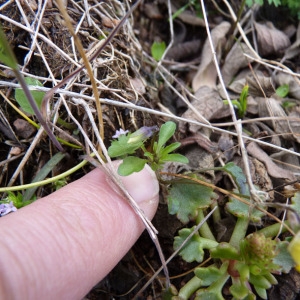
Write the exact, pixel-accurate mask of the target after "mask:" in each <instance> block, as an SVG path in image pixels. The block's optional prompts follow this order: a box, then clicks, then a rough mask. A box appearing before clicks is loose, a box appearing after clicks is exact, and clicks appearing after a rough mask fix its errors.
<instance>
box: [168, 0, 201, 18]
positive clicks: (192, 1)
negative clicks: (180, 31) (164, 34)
mask: <svg viewBox="0 0 300 300" xmlns="http://www.w3.org/2000/svg"><path fill="white" fill-rule="evenodd" d="M188 7H191V8H192V9H193V10H194V11H195V12H196V16H197V17H198V18H201V19H203V13H202V8H201V4H200V1H196V0H189V1H188V2H187V3H186V4H185V5H183V6H182V7H180V8H179V9H178V10H177V11H175V12H174V14H173V15H172V19H173V20H174V19H176V18H177V17H178V16H179V15H180V14H182V13H183V12H184V11H185V10H186V9H187V8H188Z"/></svg>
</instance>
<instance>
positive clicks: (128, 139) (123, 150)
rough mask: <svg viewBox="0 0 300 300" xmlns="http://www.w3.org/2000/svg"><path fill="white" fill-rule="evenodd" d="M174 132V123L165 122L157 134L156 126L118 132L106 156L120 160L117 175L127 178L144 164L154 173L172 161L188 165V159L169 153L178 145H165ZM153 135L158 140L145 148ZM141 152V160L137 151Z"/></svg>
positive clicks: (178, 144)
mask: <svg viewBox="0 0 300 300" xmlns="http://www.w3.org/2000/svg"><path fill="white" fill-rule="evenodd" d="M175 130H176V125H175V123H174V122H171V121H169V122H166V123H165V124H163V125H162V126H161V128H160V130H159V132H158V134H154V133H156V132H157V131H158V127H157V126H153V127H146V126H144V127H142V128H140V129H138V130H137V131H135V132H133V133H129V132H128V131H124V130H122V129H121V130H120V131H117V133H116V134H115V135H114V136H113V137H114V138H117V140H115V141H113V142H112V143H111V146H110V147H109V148H108V154H109V156H110V157H111V158H115V157H118V158H121V159H123V163H122V164H121V165H120V166H119V168H118V173H119V174H120V175H122V176H127V175H130V174H132V173H133V172H139V171H141V170H142V169H143V168H144V166H145V164H146V163H148V164H149V165H150V166H151V168H152V169H153V170H154V171H158V170H159V169H161V168H162V167H163V165H164V163H165V162H167V161H174V162H180V163H188V159H187V158H186V157H185V156H183V155H181V154H174V153H171V152H173V151H174V150H176V149H177V148H178V147H179V146H180V143H178V142H177V143H173V144H170V145H166V143H167V142H168V141H169V139H170V138H171V137H172V136H173V134H174V133H175ZM153 134H154V138H155V137H157V136H158V140H157V141H155V139H154V140H152V143H151V145H150V146H149V148H146V146H145V143H146V141H147V140H148V139H149V138H150V137H151V136H152V135H153ZM138 150H141V151H142V154H143V158H140V157H137V155H138V153H137V151H138Z"/></svg>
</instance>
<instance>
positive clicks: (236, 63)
mask: <svg viewBox="0 0 300 300" xmlns="http://www.w3.org/2000/svg"><path fill="white" fill-rule="evenodd" d="M244 53H246V54H249V55H251V51H250V50H249V48H248V47H247V46H246V44H244V43H236V44H234V46H233V47H232V49H231V50H230V52H229V53H228V55H227V56H226V59H225V63H224V65H223V68H222V76H223V80H224V82H225V84H226V85H228V84H229V83H230V82H231V81H232V79H233V78H234V76H235V75H236V73H237V72H238V71H239V70H240V69H242V68H244V67H246V66H247V65H248V60H247V58H246V57H245V55H244Z"/></svg>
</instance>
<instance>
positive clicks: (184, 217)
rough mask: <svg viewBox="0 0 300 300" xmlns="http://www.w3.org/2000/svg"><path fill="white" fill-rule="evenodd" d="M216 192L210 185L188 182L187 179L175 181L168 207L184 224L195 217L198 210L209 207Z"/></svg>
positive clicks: (170, 192)
mask: <svg viewBox="0 0 300 300" xmlns="http://www.w3.org/2000/svg"><path fill="white" fill-rule="evenodd" d="M214 197H215V193H214V192H213V190H212V189H211V188H209V187H206V186H203V185H200V184H197V183H194V182H188V181H186V180H182V181H178V182H176V183H174V184H173V185H172V187H171V189H170V191H169V195H168V208H169V213H170V214H171V215H174V214H177V218H178V219H179V220H180V221H181V222H182V223H184V224H186V223H188V222H189V221H190V220H192V219H195V218H196V216H197V214H198V213H197V210H198V209H202V208H206V207H209V206H210V204H211V203H212V199H213V198H214Z"/></svg>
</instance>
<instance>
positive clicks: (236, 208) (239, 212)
mask: <svg viewBox="0 0 300 300" xmlns="http://www.w3.org/2000/svg"><path fill="white" fill-rule="evenodd" d="M226 210H227V211H229V212H230V213H231V214H233V215H234V216H236V217H237V218H249V219H250V220H251V221H252V222H260V221H261V218H262V217H263V216H264V213H263V212H261V211H260V210H258V209H255V208H254V207H250V205H247V204H245V203H243V202H241V201H239V200H237V199H234V198H232V197H229V202H227V203H226Z"/></svg>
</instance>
